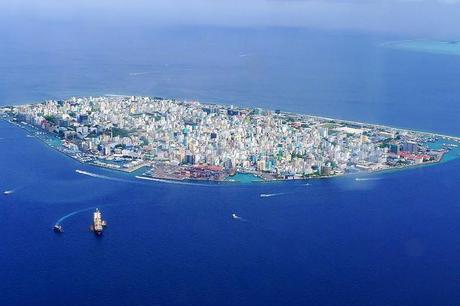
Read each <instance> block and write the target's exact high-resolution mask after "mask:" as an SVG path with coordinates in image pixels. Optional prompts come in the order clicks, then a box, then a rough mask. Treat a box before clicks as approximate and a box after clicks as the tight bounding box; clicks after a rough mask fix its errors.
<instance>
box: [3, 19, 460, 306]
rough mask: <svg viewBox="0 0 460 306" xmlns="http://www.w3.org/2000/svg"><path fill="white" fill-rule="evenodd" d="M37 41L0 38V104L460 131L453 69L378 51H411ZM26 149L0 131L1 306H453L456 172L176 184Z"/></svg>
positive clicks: (287, 44) (451, 62) (107, 35)
mask: <svg viewBox="0 0 460 306" xmlns="http://www.w3.org/2000/svg"><path fill="white" fill-rule="evenodd" d="M43 31H44V30H43V29H36V31H33V30H31V29H28V30H27V31H26V30H18V31H15V32H14V33H12V32H8V31H7V29H2V30H0V35H1V36H0V38H1V40H2V43H1V44H0V104H3V105H4V104H16V103H22V102H32V101H40V100H43V99H47V98H66V97H69V96H72V95H100V94H129V95H141V94H142V95H152V96H165V97H173V98H175V97H177V98H187V99H199V100H201V101H207V102H220V103H227V104H236V105H244V106H259V107H266V108H271V109H282V110H286V111H295V112H302V113H310V114H316V115H323V116H330V117H338V118H343V119H350V120H362V121H367V122H373V123H381V124H389V125H394V126H400V127H409V128H413V129H420V130H429V131H436V132H440V133H445V134H452V135H460V120H458V119H459V118H460V86H459V81H460V56H455V55H440V54H431V53H426V52H415V51H406V50H395V49H390V48H384V47H381V43H383V42H386V41H391V40H398V39H405V38H406V37H394V36H384V35H375V34H366V33H353V32H340V31H317V30H307V29H294V28H292V29H288V28H286V29H277V28H264V29H230V28H204V27H200V28H162V29H146V28H143V29H129V30H127V29H116V30H113V29H108V30H106V31H102V30H101V29H100V28H98V29H90V28H77V27H72V25H68V27H66V28H65V29H64V28H61V27H50V28H49V29H46V33H47V35H40V34H41V33H43ZM26 135H27V133H26V132H25V131H24V130H22V129H19V128H17V127H14V126H11V125H9V124H8V123H6V122H3V121H1V122H0V190H1V191H4V190H14V192H13V193H12V194H10V195H8V196H4V195H1V198H0V233H1V234H0V305H101V304H106V305H458V304H460V260H459V258H460V222H459V220H460V192H459V190H460V189H459V188H458V186H459V182H460V159H455V160H452V161H448V162H445V163H442V164H439V165H435V166H428V167H422V168H414V169H411V170H405V171H397V172H389V173H378V174H373V175H366V176H364V177H363V178H365V179H367V180H355V178H354V177H342V178H334V179H322V180H310V181H309V182H308V183H309V184H306V183H307V182H285V183H258V184H228V185H201V184H198V185H182V184H173V183H160V182H146V181H140V180H137V179H135V178H133V177H131V176H129V175H127V174H120V173H117V172H113V171H108V170H102V169H98V168H94V167H89V166H86V165H82V164H79V163H78V162H76V161H74V160H72V159H71V158H69V157H66V156H64V155H62V154H60V153H58V152H56V151H54V150H52V149H50V148H49V147H47V146H46V145H44V144H43V143H42V142H40V141H39V140H37V139H35V138H30V137H27V136H26ZM77 169H79V170H82V171H86V172H88V173H92V174H93V175H92V176H88V175H82V174H79V173H76V172H75V170H77ZM261 194H272V195H273V196H271V197H260V195H261ZM94 207H99V208H100V209H101V211H102V213H103V216H104V218H105V219H106V220H107V222H108V224H109V226H108V228H107V230H106V231H105V233H104V236H103V237H102V238H101V239H98V238H96V237H95V236H94V235H93V234H92V233H91V232H89V230H88V228H89V225H90V223H91V212H92V211H91V210H92V209H93V208H94ZM79 211H80V212H79ZM74 212H77V213H75V214H73V215H71V216H69V217H68V218H66V219H65V220H64V221H63V222H62V225H63V227H64V229H65V233H64V234H62V235H57V234H55V233H53V232H52V230H51V227H52V226H53V225H54V223H55V222H56V221H57V220H58V219H60V218H62V217H65V216H66V215H69V214H72V213H74ZM232 213H236V214H238V215H239V216H240V217H241V218H242V219H240V220H234V219H232V218H231V215H232Z"/></svg>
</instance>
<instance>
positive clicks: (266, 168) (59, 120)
mask: <svg viewBox="0 0 460 306" xmlns="http://www.w3.org/2000/svg"><path fill="white" fill-rule="evenodd" d="M0 116H1V117H2V118H3V119H5V120H7V121H8V122H10V123H12V124H16V125H18V126H20V127H22V128H25V129H27V130H28V131H29V132H30V134H31V135H32V136H34V137H37V138H39V139H41V140H43V141H45V142H46V143H47V144H48V145H50V146H52V147H53V148H55V149H57V150H59V151H60V152H62V153H65V154H67V155H68V156H71V157H73V158H75V159H77V160H78V161H80V162H82V163H86V164H91V165H95V166H99V167H104V168H109V169H113V170H120V171H126V172H131V173H135V175H136V177H138V178H143V179H166V180H181V181H187V180H205V181H217V182H223V181H232V180H233V179H232V178H234V177H236V176H239V175H241V174H250V175H253V176H254V177H257V178H259V179H260V180H262V181H271V180H288V179H309V178H323V177H333V176H338V175H343V174H347V173H357V172H374V171H382V170H391V169H399V168H407V167H412V166H418V165H423V164H429V163H436V162H439V161H441V160H442V159H443V156H444V155H445V154H446V153H448V152H449V151H450V150H452V149H454V148H456V147H458V143H459V138H456V137H450V136H443V135H438V134H432V133H425V132H418V131H412V130H405V129H398V128H393V127H387V126H382V125H375V124H366V123H360V122H353V121H346V120H338V119H331V118H323V117H317V116H310V115H303V114H295V113H289V112H283V111H280V110H265V109H260V108H247V107H235V106H231V105H230V106H229V105H220V104H207V103H200V102H198V101H185V100H175V99H165V98H159V97H136V96H101V97H72V98H70V99H66V100H49V101H45V102H42V103H36V104H27V105H13V106H4V107H2V108H0ZM440 141H442V142H443V143H440ZM435 144H437V146H436V145H435Z"/></svg>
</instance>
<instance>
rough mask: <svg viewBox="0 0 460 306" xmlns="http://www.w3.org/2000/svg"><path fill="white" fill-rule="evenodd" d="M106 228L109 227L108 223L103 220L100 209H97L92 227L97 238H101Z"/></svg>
mask: <svg viewBox="0 0 460 306" xmlns="http://www.w3.org/2000/svg"><path fill="white" fill-rule="evenodd" d="M106 226H107V222H105V221H104V220H102V214H101V212H100V211H99V209H98V208H96V211H95V212H94V213H93V225H91V230H92V231H93V232H94V234H96V235H97V236H101V235H102V232H103V231H104V227H106Z"/></svg>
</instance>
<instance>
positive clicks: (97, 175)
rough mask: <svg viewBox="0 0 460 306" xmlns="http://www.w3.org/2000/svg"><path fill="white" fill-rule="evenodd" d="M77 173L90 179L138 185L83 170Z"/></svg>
mask: <svg viewBox="0 0 460 306" xmlns="http://www.w3.org/2000/svg"><path fill="white" fill-rule="evenodd" d="M75 172H76V173H78V174H83V175H87V176H90V177H94V178H99V179H103V180H109V181H115V182H124V183H136V181H131V180H124V179H121V178H117V177H112V176H107V175H102V174H97V173H93V172H88V171H83V170H79V169H77V170H75Z"/></svg>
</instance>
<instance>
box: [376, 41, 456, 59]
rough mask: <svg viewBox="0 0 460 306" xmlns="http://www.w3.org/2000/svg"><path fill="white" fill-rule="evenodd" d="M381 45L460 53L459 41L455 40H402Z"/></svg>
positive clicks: (422, 50)
mask: <svg viewBox="0 0 460 306" xmlns="http://www.w3.org/2000/svg"><path fill="white" fill-rule="evenodd" d="M382 45H383V46H385V47H388V48H393V49H400V50H408V51H418V52H428V53H437V54H448V55H460V42H457V41H438V40H403V41H395V42H388V43H384V44H382Z"/></svg>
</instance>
